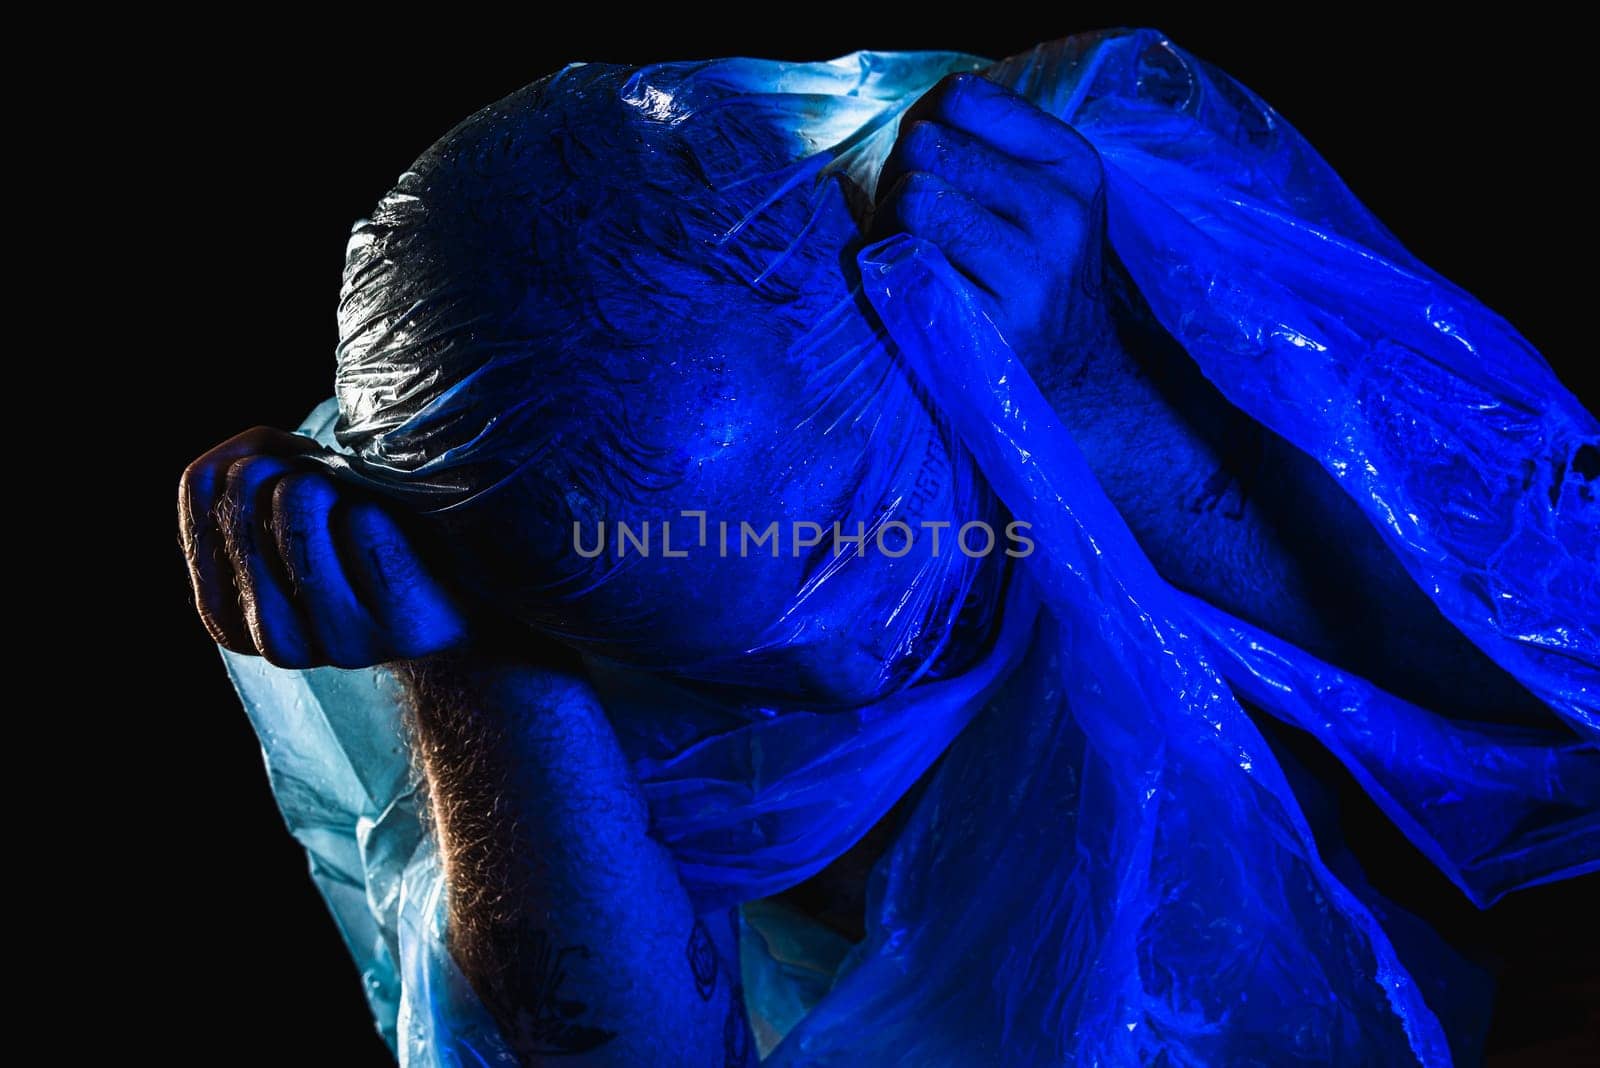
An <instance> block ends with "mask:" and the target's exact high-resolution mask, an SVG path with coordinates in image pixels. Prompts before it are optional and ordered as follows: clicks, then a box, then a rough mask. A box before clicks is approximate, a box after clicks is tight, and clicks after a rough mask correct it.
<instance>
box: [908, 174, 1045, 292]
mask: <svg viewBox="0 0 1600 1068" xmlns="http://www.w3.org/2000/svg"><path fill="white" fill-rule="evenodd" d="M880 215H881V216H882V219H881V221H882V223H883V225H884V226H885V228H886V232H889V231H891V230H892V231H896V232H904V233H908V234H911V235H913V236H915V237H921V238H925V239H926V240H928V241H931V242H933V243H934V244H935V245H938V246H939V250H940V251H941V252H943V253H944V256H945V259H947V260H949V261H950V265H951V266H952V267H954V268H955V269H956V270H958V271H960V272H961V273H962V274H964V275H966V276H967V277H968V278H970V279H972V281H974V282H976V283H977V284H978V285H979V286H980V287H981V288H983V289H984V290H985V291H986V292H988V293H989V295H990V296H992V297H998V296H999V295H1000V294H1002V293H1004V292H1006V291H1007V289H1009V288H1010V286H1008V284H1007V278H1008V277H1009V276H1011V275H1014V274H1015V273H1016V272H1018V271H1019V270H1026V269H1027V264H1028V262H1029V257H1028V253H1027V251H1026V249H1025V247H1024V244H1023V240H1022V234H1021V231H1019V230H1018V229H1017V228H1016V227H1014V226H1012V225H1011V224H1010V223H1008V222H1006V221H1005V220H1004V219H1001V218H999V217H998V216H996V215H995V214H994V213H993V212H991V211H989V210H987V209H986V208H984V207H983V206H982V205H981V204H978V203H977V202H975V201H973V200H972V199H971V198H970V197H968V196H966V195H964V194H963V193H961V192H960V191H959V190H957V189H955V188H954V187H952V186H951V185H950V183H948V182H946V181H944V179H942V178H940V177H939V176H937V175H933V174H929V173H927V172H926V171H915V172H913V173H911V174H907V175H906V176H905V177H903V178H901V179H900V181H899V182H897V183H896V184H895V187H894V188H893V189H892V190H890V193H889V196H888V198H887V199H886V200H885V201H884V203H883V205H882V206H881V208H880Z"/></svg>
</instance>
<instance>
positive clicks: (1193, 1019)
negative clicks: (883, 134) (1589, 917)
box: [776, 237, 1451, 1065]
mask: <svg viewBox="0 0 1600 1068" xmlns="http://www.w3.org/2000/svg"><path fill="white" fill-rule="evenodd" d="M861 267H862V275H863V285H864V288H865V292H866V294H867V297H868V299H869V300H870V301H871V302H872V305H873V307H874V309H875V310H876V311H877V312H878V314H879V316H880V317H881V318H882V319H883V321H884V323H885V325H886V326H887V327H888V329H889V331H890V333H891V334H892V335H893V336H894V338H895V341H896V343H897V345H898V346H899V349H900V351H901V353H902V354H904V356H905V357H906V360H907V363H908V364H909V365H910V366H911V367H912V368H913V370H914V372H915V373H916V375H917V376H918V377H919V378H920V379H921V380H922V381H923V383H924V384H925V385H926V386H927V387H928V389H929V392H930V394H931V395H932V396H933V398H934V400H935V403H936V404H937V405H938V407H939V409H940V410H941V411H942V412H943V413H944V414H945V415H946V417H948V418H950V419H951V420H952V422H953V423H954V425H955V427H956V429H957V432H958V433H959V434H960V436H961V439H962V441H963V442H965V443H966V444H967V446H968V448H970V449H971V450H972V452H973V453H974V455H975V456H976V458H977V461H978V465H979V468H980V469H981V470H982V471H983V472H984V475H985V477H986V478H987V479H988V480H989V483H990V485H991V486H992V487H993V488H994V490H995V492H996V493H997V494H999V496H1000V499H1001V500H1002V501H1004V502H1005V503H1006V505H1007V507H1008V508H1010V509H1011V511H1012V513H1013V514H1014V515H1015V516H1016V517H1017V518H1019V519H1023V520H1026V521H1027V522H1029V523H1031V524H1032V532H1033V536H1034V537H1035V540H1036V543H1037V546H1038V547H1037V549H1036V551H1035V552H1034V554H1033V555H1032V556H1030V557H1029V558H1028V560H1027V565H1028V566H1027V573H1028V575H1029V576H1030V578H1031V579H1032V581H1033V582H1034V583H1036V584H1037V585H1038V587H1039V591H1040V598H1041V601H1042V603H1043V605H1044V606H1045V607H1046V609H1047V610H1048V621H1047V623H1046V624H1043V625H1042V626H1041V635H1040V639H1039V643H1038V645H1037V646H1036V647H1035V651H1034V660H1033V662H1032V663H1031V664H1030V665H1025V666H1024V668H1023V669H1022V670H1021V671H1020V672H1019V673H1018V675H1017V676H1014V677H1013V680H1012V688H1009V689H1008V692H1007V698H1006V701H1005V703H1004V704H1003V705H1001V706H1000V707H999V708H998V709H992V710H991V711H999V712H1001V713H1002V714H998V715H986V716H984V717H982V718H981V719H980V720H979V721H978V722H977V723H976V724H975V725H974V730H973V731H971V732H969V733H967V734H965V735H963V736H962V738H961V739H960V741H959V742H958V743H957V745H956V747H955V748H954V750H953V751H952V753H951V754H950V758H949V759H948V761H947V762H946V763H945V764H944V765H942V766H941V768H940V770H939V772H938V775H937V777H936V779H935V780H934V782H933V783H932V785H930V787H929V788H928V789H929V792H928V794H927V795H926V796H925V797H924V798H923V801H922V803H921V804H920V805H919V806H918V810H917V813H916V817H915V819H914V821H913V824H912V826H911V827H910V828H908V830H907V831H906V832H905V833H904V834H903V835H902V836H901V838H900V840H899V841H898V842H897V844H896V846H895V849H894V851H893V852H892V854H891V855H890V857H889V858H888V861H887V863H886V864H885V865H884V866H883V868H882V870H881V872H880V874H881V876H882V883H881V884H880V886H879V888H878V890H879V892H878V895H877V902H876V907H875V909H874V910H872V911H870V912H869V931H868V936H867V938H868V940H867V948H866V950H865V952H864V953H863V954H862V955H861V956H860V957H859V958H858V963H857V964H856V966H855V968H854V969H853V970H852V971H851V972H850V973H849V974H848V975H846V976H845V977H844V978H843V979H842V980H841V981H840V983H839V984H838V986H836V987H835V988H834V990H833V991H832V992H830V994H829V996H828V998H827V999H826V1000H825V1001H824V1002H823V1003H822V1004H821V1005H819V1006H818V1007H817V1008H816V1009H815V1010H814V1011H813V1012H812V1013H811V1014H810V1015H809V1016H807V1017H806V1018H805V1019H804V1020H803V1021H802V1022H801V1024H800V1025H799V1027H798V1028H797V1029H796V1030H795V1031H794V1032H793V1033H792V1034H791V1035H790V1036H789V1038H788V1039H787V1040H786V1041H785V1043H784V1044H783V1045H782V1046H780V1047H779V1048H778V1051H777V1053H776V1058H777V1060H776V1063H778V1064H780V1065H787V1064H805V1065H819V1064H861V1063H883V1064H888V1063H898V1064H929V1065H957V1064H974V1063H984V1062H985V1061H986V1060H990V1059H993V1058H995V1057H997V1056H1003V1057H1004V1059H1005V1060H1007V1061H1010V1062H1013V1063H1018V1064H1043V1063H1080V1064H1140V1063H1148V1062H1150V1061H1151V1060H1153V1059H1157V1058H1164V1059H1166V1060H1168V1061H1170V1062H1171V1063H1178V1064H1185V1063H1192V1064H1243V1063H1253V1062H1254V1063H1272V1064H1292V1063H1304V1064H1312V1063H1314V1064H1342V1063H1358V1062H1363V1061H1365V1062H1373V1061H1378V1062H1382V1063H1390V1064H1402V1063H1414V1064H1419V1065H1443V1064H1449V1063H1451V1058H1450V1052H1449V1043H1448V1041H1447V1039H1446V1037H1445V1034H1444V1031H1443V1029H1442V1028H1441V1027H1440V1025H1439V1022H1438V1020H1437V1018H1436V1017H1435V1016H1434V1013H1433V1012H1432V1010H1431V1009H1430V1008H1429V1007H1428V1006H1427V1005H1426V1004H1425V1003H1424V1002H1423V1000H1422V997H1421V995H1420V993H1419V992H1418V990H1417V988H1416V985H1415V984H1414V983H1413V981H1412V980H1411V977H1410V975H1409V973H1408V972H1407V971H1406V969H1405V967H1404V965H1403V964H1402V963H1401V962H1400V959H1399V957H1398V956H1397V955H1396V953H1395V951H1394V948H1393V946H1392V945H1391V944H1390V942H1389V939H1388V937H1387V936H1386V935H1385V934H1384V932H1383V930H1382V928H1381V926H1380V925H1379V924H1378V922H1377V920H1376V919H1375V918H1374V917H1373V915H1372V913H1371V912H1370V911H1369V910H1368V909H1367V907H1366V906H1365V905H1364V904H1363V903H1362V902H1361V901H1360V900H1359V899H1358V898H1357V897H1356V896H1355V895H1354V894H1353V893H1352V892H1351V891H1350V890H1349V889H1348V888H1346V887H1345V885H1344V884H1343V883H1342V882H1340V881H1339V880H1338V879H1337V878H1336V877H1335V876H1334V875H1333V874H1332V873H1331V872H1330V871H1328V869H1327V868H1326V867H1325V866H1324V865H1323V863H1322V861H1321V859H1320V857H1319V855H1318V853H1317V850H1316V846H1315V843H1314V841H1313V838H1312V834H1311V830H1310V828H1309V826H1308V825H1307V824H1306V821H1305V819H1304V817H1303V816H1302V814H1301V812H1300V809H1299V807H1298V804H1297V802H1296V800H1295V797H1294V794H1293V792H1292V791H1291V789H1290V787H1289V784H1288V782H1287V781H1286V780H1285V779H1284V777H1283V774H1282V772H1281V771H1280V770H1279V768H1278V766H1277V763H1276V762H1275V760H1274V759H1273V757H1272V754H1271V751H1270V750H1269V749H1268V747H1267V744H1266V742H1265V740H1264V739H1263V738H1262V737H1261V735H1260V733H1259V732H1258V731H1257V729H1256V727H1255V725H1254V724H1253V723H1252V722H1251V721H1250V718H1249V716H1248V715H1246V713H1245V712H1244V710H1243V709H1242V708H1241V707H1240V706H1239V704H1238V702H1237V701H1236V700H1235V698H1234V696H1233V693H1232V691H1231V690H1230V689H1229V688H1228V685H1227V683H1226V682H1225V681H1224V680H1223V679H1222V677H1221V675H1220V674H1219V673H1218V672H1217V671H1216V669H1215V667H1214V666H1213V665H1212V664H1211V663H1210V661H1209V660H1208V658H1207V655H1206V650H1205V646H1204V642H1203V640H1202V639H1201V638H1200V636H1198V635H1197V634H1195V633H1194V632H1193V628H1192V625H1191V624H1190V623H1189V621H1188V618H1187V613H1186V611H1185V609H1184V605H1183V604H1182V603H1181V602H1180V601H1179V599H1178V596H1177V594H1176V592H1175V591H1174V590H1173V589H1172V588H1171V587H1170V586H1168V585H1167V583H1166V582H1165V581H1164V580H1163V579H1161V578H1160V576H1158V575H1157V574H1156V573H1155V570H1154V568H1152V567H1151V565H1150V563H1149V561H1148V559H1147V558H1146V557H1145V555H1144V553H1143V551H1142V550H1141V549H1140V548H1139V546H1138V543H1137V542H1135V541H1134V538H1133V535H1132V533H1131V532H1130V531H1129V530H1128V528H1127V525H1126V523H1124V522H1123V520H1122V517H1121V516H1120V515H1119V514H1118V513H1117V511H1116V509H1115V507H1114V506H1113V505H1112V504H1111V502H1110V501H1109V500H1108V499H1107V498H1106V496H1105V493H1104V491H1103V490H1101V488H1100V486H1099V483H1098V482H1097V481H1096V479H1095V477H1094V475H1093V473H1092V472H1091V470H1090V469H1089V466H1088V463H1087V461H1085V459H1084V457H1083V454H1082V452H1081V451H1080V450H1079V449H1078V447H1077V446H1076V444H1075V443H1074V442H1073V440H1072V437H1071V435H1070V434H1069V433H1068V432H1067V430H1066V429H1065V428H1064V427H1063V426H1062V425H1061V423H1060V421H1059V420H1058V419H1057V418H1056V416H1055V415H1054V413H1053V412H1052V410H1051V408H1050V406H1049V404H1048V402H1046V401H1045V399H1044V397H1043V395H1042V394H1040V393H1039V391H1038V388H1037V387H1036V386H1035V385H1034V384H1033V381H1032V380H1031V378H1029V376H1028V374H1027V372H1026V371H1025V370H1024V368H1023V366H1022V364H1021V362H1020V361H1019V360H1018V359H1017V358H1016V357H1015V355H1014V354H1013V353H1012V352H1011V350H1010V349H1009V348H1008V346H1007V345H1006V343H1005V340H1004V339H1003V338H1002V337H1001V335H1000V333H999V331H998V330H997V329H996V328H995V326H994V324H993V323H992V322H990V321H989V320H988V319H987V318H986V317H985V316H984V315H983V313H982V312H981V311H979V310H978V304H977V302H976V301H975V300H974V299H973V296H972V291H971V289H970V288H969V285H968V283H966V282H965V281H964V280H962V279H961V277H960V276H959V275H958V274H956V272H955V271H954V270H953V269H951V268H950V267H949V265H948V264H947V263H946V262H945V261H944V258H943V256H942V255H941V254H940V253H939V252H938V250H937V249H936V248H934V247H933V246H932V245H928V244H926V243H924V242H920V241H916V240H913V239H909V238H903V237H902V238H891V239H890V240H889V241H888V242H885V243H884V244H882V245H879V246H875V247H874V248H871V249H867V250H865V251H864V252H863V254H862V258H861ZM1001 754H1005V757H1004V759H1005V764H1006V766H1005V767H1003V768H999V769H997V768H996V767H995V766H994V765H995V762H996V759H997V758H999V757H1000V756H1001ZM997 772H998V774H997ZM957 797H959V798H961V799H962V801H963V808H965V809H967V811H963V812H961V813H960V814H959V815H956V814H953V811H952V810H953V808H954V805H953V804H952V802H953V800H954V799H955V798H957ZM975 797H977V798H982V801H981V802H979V803H978V804H977V805H972V801H973V799H974V798H975ZM941 802H942V803H941ZM968 806H970V808H969V807H968ZM970 811H977V812H982V813H984V814H985V818H983V819H976V820H975V819H972V818H971V816H970V814H969V813H970ZM955 902H960V903H961V907H960V908H959V909H954V908H952V905H953V903H955ZM958 960H959V961H961V962H962V967H952V966H951V965H952V963H953V962H954V961H958ZM974 973H975V974H977V975H981V976H982V977H983V980H982V981H980V982H976V983H975V982H972V976H973V974H974ZM956 999H959V1004H960V1010H959V1012H957V1011H953V1006H954V1005H955V1004H957V1000H956ZM865 1020H871V1021H873V1024H874V1030H873V1033H872V1034H870V1035H863V1034H862V1033H861V1027H860V1023H861V1021H865Z"/></svg>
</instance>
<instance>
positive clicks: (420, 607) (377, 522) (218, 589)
mask: <svg viewBox="0 0 1600 1068" xmlns="http://www.w3.org/2000/svg"><path fill="white" fill-rule="evenodd" d="M317 451H318V446H317V445H316V443H314V442H312V441H311V440H309V439H307V438H304V437H301V436H300V435H298V434H289V433H285V432H283V431H281V430H274V429H272V428H270V427H256V428H255V429H254V430H247V431H245V432H244V433H243V434H240V435H238V436H236V437H233V438H229V439H228V440H227V441H225V442H223V443H222V444H221V445H218V446H216V447H215V448H213V449H212V450H211V451H210V452H207V453H206V454H205V455H204V456H202V457H200V458H199V459H198V460H196V461H195V462H194V463H192V464H190V465H189V467H188V469H187V470H185V471H184V473H183V478H182V480H181V482H180V483H179V486H178V526H179V531H180V534H181V537H182V542H183V551H184V555H185V557H186V558H187V560H188V563H189V577H190V580H191V582H192V583H193V586H194V598H195V606H196V608H197V609H198V610H199V612H200V618H201V620H202V621H203V622H204V623H205V627H206V630H207V631H208V632H210V634H211V637H212V638H213V639H214V640H215V641H216V642H217V643H218V644H220V645H222V646H223V647H224V648H227V649H231V650H233V651H234V652H237V653H250V654H258V655H260V656H263V657H265V658H266V659H267V660H268V661H270V662H271V663H273V664H277V665H278V666H280V667H287V668H307V667H317V666H321V665H325V664H331V665H334V666H336V667H345V668H354V667H368V666H370V665H373V664H380V663H385V662H387V661H391V660H400V659H410V658H414V657H419V656H426V655H428V654H430V653H436V652H441V651H443V650H446V649H449V648H452V647H454V646H456V645H458V644H460V643H461V642H462V641H463V639H464V637H465V635H466V620H465V616H464V615H463V613H462V611H461V608H460V606H459V605H458V603H457V602H456V600H455V598H454V597H453V596H452V595H451V594H450V593H449V592H448V591H447V590H446V589H445V587H444V586H443V585H442V584H441V583H440V582H439V581H438V580H437V579H436V578H435V577H434V576H433V575H432V574H431V573H430V572H429V570H428V569H427V567H425V566H424V564H423V563H422V561H421V560H420V559H419V557H418V555H417V551H416V548H415V545H414V543H413V541H412V539H411V538H409V537H408V536H407V535H406V533H405V532H404V531H403V530H402V529H401V528H400V526H399V524H398V523H396V521H395V519H394V517H393V516H392V515H391V514H390V512H389V511H388V510H387V509H386V508H385V506H383V505H382V504H380V503H379V502H378V501H376V500H375V499H373V498H371V497H368V496H366V495H364V494H362V493H360V492H359V491H358V490H354V489H352V488H351V487H348V486H345V485H342V484H341V483H339V482H336V481H335V480H334V479H333V478H331V477H329V475H328V474H327V473H326V472H325V471H324V470H323V469H321V468H320V467H319V466H318V465H317V464H316V463H314V462H311V461H310V460H309V459H308V457H309V456H310V455H312V454H314V453H316V452H317Z"/></svg>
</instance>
